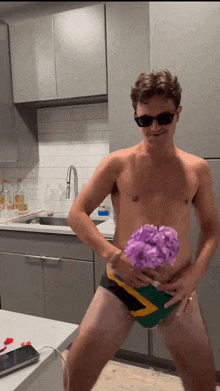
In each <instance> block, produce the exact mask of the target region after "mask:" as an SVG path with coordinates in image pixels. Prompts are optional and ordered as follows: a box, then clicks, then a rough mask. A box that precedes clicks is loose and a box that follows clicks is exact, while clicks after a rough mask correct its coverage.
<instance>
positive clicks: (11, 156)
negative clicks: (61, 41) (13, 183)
mask: <svg viewBox="0 0 220 391" xmlns="http://www.w3.org/2000/svg"><path fill="white" fill-rule="evenodd" d="M0 85H1V88H0V139H1V143H0V162H16V161H17V155H18V151H17V138H16V132H15V108H14V105H13V99H12V81H11V64H10V53H9V38H8V25H7V24H6V23H4V22H3V21H1V20H0Z"/></svg>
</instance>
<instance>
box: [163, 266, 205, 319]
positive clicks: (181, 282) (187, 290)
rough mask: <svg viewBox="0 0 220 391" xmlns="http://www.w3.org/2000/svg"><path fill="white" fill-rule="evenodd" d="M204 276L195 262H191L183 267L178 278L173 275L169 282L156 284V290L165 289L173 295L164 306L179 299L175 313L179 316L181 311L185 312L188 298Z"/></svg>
mask: <svg viewBox="0 0 220 391" xmlns="http://www.w3.org/2000/svg"><path fill="white" fill-rule="evenodd" d="M204 276H205V272H204V271H201V270H200V269H199V268H198V267H197V265H196V264H191V265H189V266H188V268H187V269H184V271H183V273H182V274H181V275H180V276H179V277H178V279H175V277H174V278H173V280H171V282H169V283H166V284H159V285H158V286H157V290H158V291H167V292H170V293H171V294H172V295H173V298H172V299H170V300H169V301H168V302H167V303H166V304H165V306H164V307H165V308H167V307H170V306H171V305H173V304H175V303H177V302H178V301H179V300H181V303H180V305H179V307H178V310H177V313H176V315H177V316H180V315H181V314H182V313H183V312H186V309H187V306H188V304H189V303H190V298H191V297H192V296H193V295H194V294H195V293H196V285H197V283H198V281H199V280H200V279H202V278H203V277H204Z"/></svg>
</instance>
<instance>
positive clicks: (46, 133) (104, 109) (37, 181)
mask: <svg viewBox="0 0 220 391" xmlns="http://www.w3.org/2000/svg"><path fill="white" fill-rule="evenodd" d="M108 128H109V125H108V103H100V104H90V105H79V106H66V107H59V108H46V109H38V138H39V162H38V164H36V165H35V167H34V168H32V169H28V163H27V164H26V166H25V167H23V168H22V167H19V168H16V164H11V165H10V166H9V165H7V167H1V166H0V179H6V180H7V182H8V188H9V190H10V191H11V193H13V191H15V189H16V182H17V179H18V178H21V179H22V186H23V189H24V192H25V195H26V202H27V203H28V206H29V209H30V210H35V209H39V208H43V209H44V208H45V207H46V208H47V209H48V207H50V209H52V210H53V211H55V212H68V211H69V209H70V207H71V205H72V202H73V200H74V191H73V190H74V182H73V181H74V180H73V175H72V180H71V193H70V200H67V199H66V198H65V195H66V174H67V169H68V167H69V166H70V165H71V164H73V165H74V166H75V167H76V169H77V172H78V179H79V180H78V187H79V191H80V190H81V188H82V186H83V184H85V183H87V182H88V180H89V179H90V177H91V176H92V174H93V172H94V171H95V169H96V167H97V166H98V164H99V163H100V162H101V160H102V159H103V157H104V156H106V155H108V154H109V130H108ZM47 184H50V186H51V188H52V190H53V194H52V195H51V198H50V200H51V202H50V204H49V206H48V205H47V204H45V190H46V187H47ZM109 202H110V197H107V198H106V200H105V204H106V205H107V206H109Z"/></svg>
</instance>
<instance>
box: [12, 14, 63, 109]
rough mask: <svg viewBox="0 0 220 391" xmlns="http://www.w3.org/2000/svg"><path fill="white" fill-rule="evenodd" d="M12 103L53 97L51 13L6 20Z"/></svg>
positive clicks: (55, 96)
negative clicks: (7, 22) (7, 23)
mask: <svg viewBox="0 0 220 391" xmlns="http://www.w3.org/2000/svg"><path fill="white" fill-rule="evenodd" d="M9 34H10V51H11V63H12V83H13V96H14V103H20V102H33V101H41V100H50V99H57V92H56V75H55V54H54V32H53V15H47V16H43V17H42V16H41V17H38V18H32V19H28V20H27V19H25V20H21V21H18V22H13V23H10V26H9Z"/></svg>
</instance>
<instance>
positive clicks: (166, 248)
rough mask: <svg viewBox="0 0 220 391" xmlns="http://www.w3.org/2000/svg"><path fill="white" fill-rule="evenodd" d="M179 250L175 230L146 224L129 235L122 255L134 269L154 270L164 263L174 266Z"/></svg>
mask: <svg viewBox="0 0 220 391" xmlns="http://www.w3.org/2000/svg"><path fill="white" fill-rule="evenodd" d="M179 248H180V242H179V240H178V235H177V232H176V231H175V229H173V228H171V227H165V226H160V225H157V226H154V225H150V224H146V225H143V226H142V227H141V228H139V229H138V230H137V231H135V232H134V233H133V234H132V235H131V237H130V239H129V240H128V242H127V246H126V248H125V249H124V253H125V255H126V256H127V258H128V259H129V260H130V261H131V262H132V266H134V267H135V268H136V269H142V268H145V267H146V268H156V267H159V266H162V265H163V264H164V263H165V262H170V263H171V265H174V264H175V260H176V256H177V254H178V251H179Z"/></svg>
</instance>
